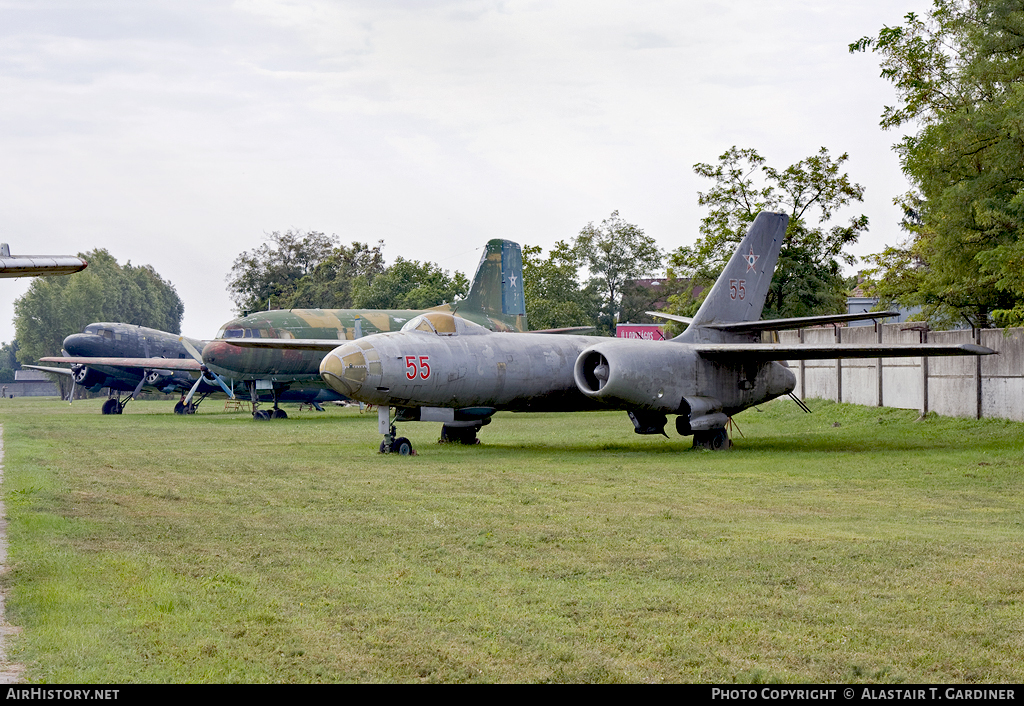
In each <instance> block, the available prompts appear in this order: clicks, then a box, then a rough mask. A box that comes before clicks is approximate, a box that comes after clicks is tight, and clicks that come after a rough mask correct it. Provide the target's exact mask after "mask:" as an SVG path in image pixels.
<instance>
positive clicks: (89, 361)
mask: <svg viewBox="0 0 1024 706" xmlns="http://www.w3.org/2000/svg"><path fill="white" fill-rule="evenodd" d="M522 288H523V262H522V253H521V251H520V248H519V245H518V244H517V243H513V242H511V241H508V240H499V239H495V240H491V241H489V242H488V243H487V245H486V246H485V248H484V253H483V256H482V257H481V258H480V264H479V266H478V267H477V271H476V274H475V276H474V277H473V283H472V285H471V286H470V290H469V293H468V295H467V296H466V298H465V299H463V300H460V301H457V302H454V303H452V304H441V305H440V306H437V307H434V308H432V309H425V310H424V309H417V310H393V309H392V310H384V309H292V310H277V311H263V312H259V313H256V314H250V315H248V316H244V317H242V318H239V319H235V320H233V321H230V322H228V323H227V324H225V325H224V326H223V327H222V328H221V330H220V332H219V333H218V338H219V339H221V340H218V341H214V342H212V343H208V342H206V341H198V340H195V339H187V338H185V337H183V336H182V337H179V336H176V335H174V334H168V333H164V332H160V331H154V330H153V329H145V331H146V332H148V333H147V335H146V336H142V335H138V336H136V335H135V334H134V330H135V329H137V328H139V327H136V326H129V325H127V324H92V325H90V326H89V327H87V328H86V332H85V333H83V334H75V335H73V336H69V337H68V338H66V339H65V341H64V352H65V354H66V355H65V356H64V357H62V358H58V357H51V358H43V359H41V362H60V363H67V364H70V365H72V366H73V367H72V369H71V371H69V370H68V369H67V368H64V369H51V368H43V369H45V370H49V371H51V372H63V373H65V374H70V373H71V372H74V373H75V374H76V375H79V376H83V377H85V376H88V377H85V379H84V380H82V381H80V383H79V384H87V385H89V386H90V388H93V387H95V389H97V390H98V389H99V388H100V387H109V385H107V384H106V382H114V387H111V389H112V390H114V389H117V390H124V391H128V390H132V394H130V395H128V396H127V397H126V398H125V399H123V400H115V401H114V402H109V403H108V405H109V411H106V410H108V405H104V410H105V412H104V413H113V414H119V413H120V410H121V409H122V408H123V407H124V404H126V403H127V401H128V400H130V399H131V398H132V397H134V395H136V394H138V392H139V390H140V389H142V388H143V386H144V383H145V384H150V383H148V382H147V380H149V379H151V378H153V379H158V380H159V381H164V380H166V381H168V382H170V381H172V380H178V378H182V381H181V382H182V383H184V382H186V381H187V386H186V387H185V388H184V389H185V390H188V393H187V394H186V395H184V396H183V398H182V400H181V402H180V403H179V406H176V407H175V411H176V412H177V411H181V413H190V412H192V411H194V409H195V405H196V404H198V402H196V403H193V402H192V401H191V400H192V398H193V395H195V394H196V393H197V392H198V393H199V394H200V395H202V396H205V395H206V394H209V393H211V392H217V391H218V390H219V389H223V390H224V391H225V392H226V393H228V394H229V395H231V394H232V392H233V391H238V392H241V391H242V390H246V391H247V393H248V396H249V397H250V399H251V400H252V403H253V406H252V408H253V417H254V418H255V419H270V418H284V417H287V416H288V415H287V414H286V413H285V411H284V410H283V409H280V408H279V407H278V403H279V402H308V403H312V404H318V403H320V402H326V401H330V400H343V399H347V398H346V397H345V396H343V395H339V394H338V393H336V392H335V391H334V390H332V389H331V388H329V387H328V386H327V385H326V384H325V383H324V380H323V378H322V377H321V376H320V372H319V371H320V361H321V360H322V359H323V357H324V351H328V350H331V349H332V348H335V347H337V346H338V344H339V343H340V342H341V341H345V340H352V339H357V338H360V337H362V336H364V335H367V334H372V333H377V332H380V331H398V330H399V329H401V328H402V326H403V325H404V324H405V323H406V322H407V321H409V320H410V319H413V318H415V317H417V316H419V315H420V314H423V313H425V312H427V311H433V312H445V313H447V314H449V315H452V314H453V315H455V316H456V317H460V318H462V319H465V320H470V321H473V322H475V323H476V324H479V325H480V326H483V327H485V329H493V330H496V331H522V330H525V329H526V326H527V324H526V308H525V305H524V302H523V292H522ZM90 329H94V330H90ZM126 329H127V330H126ZM158 334H159V335H162V336H163V337H168V338H170V339H173V340H171V341H164V340H163V339H161V345H163V344H165V343H166V349H164V348H161V349H160V350H161V351H163V352H155V349H156V347H155V346H152V345H149V346H147V343H146V342H147V340H148V341H152V340H154V339H155V338H156V337H157V335H158ZM122 337H123V338H124V340H125V342H126V345H118V346H115V345H114V343H115V339H116V340H117V341H120V340H121V339H122ZM266 339H284V340H286V341H302V340H307V339H316V340H320V341H323V340H324V339H326V340H327V342H328V345H327V346H326V347H325V348H322V349H321V350H314V351H310V352H307V351H302V350H267V349H258V348H249V347H245V348H243V347H240V346H239V345H238V344H240V343H241V342H245V341H265V340H266ZM129 340H130V341H131V345H127V342H128V341H129ZM179 341H180V342H179ZM200 350H202V353H201V354H200V352H199V351H200ZM35 367H38V366H35ZM172 371H183V372H180V373H175V374H174V375H173V376H172ZM101 375H102V376H103V380H102V381H101V380H100V379H99V376H101ZM161 375H162V376H163V377H160V378H157V376H161ZM185 378H187V380H185ZM158 389H161V390H162V389H163V388H161V387H159V386H158ZM175 389H177V388H175ZM201 399H202V397H200V401H201ZM261 402H270V403H272V404H273V409H272V410H271V411H270V412H267V411H264V410H260V409H259V404H260V403H261Z"/></svg>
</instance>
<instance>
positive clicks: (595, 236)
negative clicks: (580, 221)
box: [524, 211, 662, 333]
mask: <svg viewBox="0 0 1024 706" xmlns="http://www.w3.org/2000/svg"><path fill="white" fill-rule="evenodd" d="M573 249H574V251H575V257H576V258H578V261H579V262H580V263H581V264H582V265H584V266H585V267H586V268H587V270H588V271H589V272H590V282H589V283H590V284H592V285H594V287H595V289H596V290H597V291H598V292H599V293H600V294H599V296H600V301H601V308H600V315H599V324H598V332H599V333H614V330H615V323H616V320H617V319H618V314H619V309H620V305H621V302H622V295H623V294H624V293H625V291H626V290H627V289H629V290H630V291H631V292H632V291H633V287H632V286H631V283H633V282H635V281H636V280H638V279H642V278H645V277H648V276H650V274H651V273H652V272H655V271H657V270H659V269H660V268H661V264H662V254H661V249H660V248H658V246H657V244H656V243H655V241H654V238H652V237H650V236H648V235H645V234H644V231H643V230H642V229H641V228H638V227H637V226H635V225H633V224H631V223H627V222H626V221H624V220H622V218H620V217H619V212H618V211H612V214H611V216H609V217H608V218H606V219H605V220H603V221H601V225H600V226H595V225H594V224H593V223H588V224H587V225H586V227H585V228H583V230H581V231H580V233H579V235H578V236H576V241H575V243H574V244H573ZM524 276H525V275H524Z"/></svg>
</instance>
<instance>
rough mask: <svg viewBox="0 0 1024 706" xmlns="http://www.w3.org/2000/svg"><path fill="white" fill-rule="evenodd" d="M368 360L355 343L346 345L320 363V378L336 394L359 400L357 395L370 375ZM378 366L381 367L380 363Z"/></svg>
mask: <svg viewBox="0 0 1024 706" xmlns="http://www.w3.org/2000/svg"><path fill="white" fill-rule="evenodd" d="M371 352H372V350H371ZM374 357H376V356H374ZM366 358H367V356H366V352H365V351H364V350H363V348H361V347H360V346H357V345H356V344H354V343H345V344H343V345H341V346H338V347H337V348H335V349H334V350H333V351H331V352H330V353H328V354H327V355H325V356H324V359H323V360H322V361H320V376H321V377H322V378H323V379H324V382H326V383H327V385H328V386H329V387H330V388H331V389H332V390H334V391H335V392H338V393H341V394H342V395H345V396H346V397H355V398H356V399H359V398H358V397H357V395H356V393H358V392H359V389H360V388H361V387H362V386H363V383H365V382H366V378H367V377H368V376H369V374H370V365H369V363H368V362H367V359H366ZM377 365H378V367H379V366H380V364H379V363H378V364H377Z"/></svg>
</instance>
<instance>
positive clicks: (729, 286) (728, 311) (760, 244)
mask: <svg viewBox="0 0 1024 706" xmlns="http://www.w3.org/2000/svg"><path fill="white" fill-rule="evenodd" d="M788 222H789V216H787V215H786V214H784V213H769V212H768V211H762V212H761V213H759V214H757V218H755V219H754V223H753V224H752V225H751V226H750V230H748V231H747V235H746V237H744V238H743V240H741V241H740V244H739V246H738V247H737V248H736V252H735V253H733V256H732V258H730V259H729V263H728V264H727V265H726V266H725V269H724V270H722V274H721V275H719V277H718V280H717V281H716V282H715V284H714V286H713V287H712V288H711V292H709V293H708V296H707V298H705V299H704V303H703V304H702V305H701V307H700V309H698V310H697V314H696V315H695V316H694V317H693V321H692V322H691V323H690V325H689V327H687V329H686V331H684V332H683V333H682V334H680V336H679V337H680V338H682V337H684V336H686V337H687V338H689V337H690V336H687V334H688V333H690V334H691V336H692V332H693V331H694V329H696V328H697V327H699V326H707V325H709V324H723V323H733V322H737V321H757V320H758V319H760V318H761V310H762V309H764V302H765V299H766V298H767V296H768V288H769V286H771V283H772V274H773V273H774V272H775V264H776V263H777V262H778V260H779V251H780V250H781V249H782V241H783V239H784V238H785V236H786V224H787V223H788ZM684 340H686V339H684Z"/></svg>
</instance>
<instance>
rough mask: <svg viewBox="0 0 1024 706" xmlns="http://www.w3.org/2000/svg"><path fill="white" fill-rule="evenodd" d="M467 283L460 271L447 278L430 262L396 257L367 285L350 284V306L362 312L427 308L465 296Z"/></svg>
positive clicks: (360, 281)
mask: <svg viewBox="0 0 1024 706" xmlns="http://www.w3.org/2000/svg"><path fill="white" fill-rule="evenodd" d="M468 291H469V280H468V279H466V275H464V274H462V273H461V272H455V274H454V275H449V274H448V271H447V270H442V269H441V268H440V267H439V266H438V265H436V264H434V263H433V262H419V261H417V260H406V259H404V258H402V257H399V258H398V259H396V260H395V262H394V264H392V265H391V266H390V267H387V268H385V270H384V271H383V272H381V273H380V274H378V275H377V276H376V277H374V278H373V280H372V281H370V282H367V281H366V280H365V279H360V280H357V281H356V282H355V284H354V285H353V291H352V302H353V306H355V307H357V308H361V309H364V308H365V309H427V308H429V307H432V306H437V305H438V304H443V303H444V302H450V301H453V300H455V299H458V298H460V297H464V296H466V293H467V292H468Z"/></svg>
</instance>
